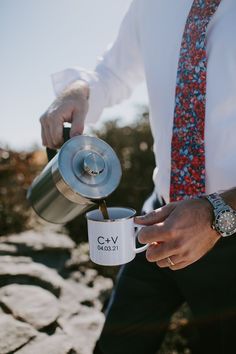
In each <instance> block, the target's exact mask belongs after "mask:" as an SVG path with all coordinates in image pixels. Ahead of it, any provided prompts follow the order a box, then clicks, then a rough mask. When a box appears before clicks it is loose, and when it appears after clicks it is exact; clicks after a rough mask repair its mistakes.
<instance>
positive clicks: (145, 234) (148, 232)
mask: <svg viewBox="0 0 236 354" xmlns="http://www.w3.org/2000/svg"><path fill="white" fill-rule="evenodd" d="M169 236H170V235H169V231H168V229H167V227H166V225H165V224H164V223H159V224H155V225H150V226H147V227H143V228H142V229H141V230H140V231H139V234H138V240H139V242H140V243H143V244H146V243H153V242H157V243H158V242H164V241H167V240H168V239H169Z"/></svg>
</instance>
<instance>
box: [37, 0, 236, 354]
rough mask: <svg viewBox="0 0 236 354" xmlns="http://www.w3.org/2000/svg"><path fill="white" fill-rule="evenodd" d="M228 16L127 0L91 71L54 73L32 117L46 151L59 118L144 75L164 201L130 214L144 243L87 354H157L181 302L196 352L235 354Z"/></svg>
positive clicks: (85, 112)
mask: <svg viewBox="0 0 236 354" xmlns="http://www.w3.org/2000/svg"><path fill="white" fill-rule="evenodd" d="M235 14H236V2H235V0H221V1H220V0H194V1H193V0H185V1H172V0H148V1H145V0H134V1H133V2H132V4H131V7H130V9H129V11H128V13H127V15H126V16H125V18H124V20H123V22H122V24H121V28H120V32H119V35H118V38H117V39H116V41H115V42H114V44H113V45H112V46H111V47H110V48H109V50H108V51H107V52H106V53H105V54H104V56H103V57H102V58H101V59H100V61H99V63H98V65H97V67H96V69H95V70H94V71H93V72H86V71H83V70H80V69H67V70H65V71H64V72H62V73H58V74H56V75H55V76H54V77H53V80H54V87H55V90H56V93H57V94H58V97H57V99H56V100H55V101H54V102H53V104H52V105H51V106H50V107H49V109H48V110H47V111H46V113H45V114H44V115H43V116H42V117H41V124H42V140H43V144H44V145H46V146H49V147H51V148H53V147H59V146H60V145H61V144H62V125H63V122H71V123H72V130H71V136H74V135H76V134H82V132H83V128H84V122H85V118H86V121H87V122H94V121H96V120H97V119H98V117H99V115H100V114H101V112H102V109H103V108H104V107H106V106H110V105H113V104H116V103H119V102H121V101H122V100H123V99H125V98H127V97H128V96H129V95H130V94H131V92H132V90H133V88H134V87H135V86H136V85H137V84H138V83H139V82H141V81H143V80H146V83H147V88H148V94H149V101H150V124H151V128H152V133H153V137H154V151H155V155H156V161H157V166H158V168H156V170H155V171H154V182H155V189H156V192H157V191H158V193H159V195H160V196H161V200H164V202H165V203H166V205H165V206H162V207H161V208H158V209H156V210H154V211H151V212H150V213H148V214H147V215H146V216H144V217H138V218H137V220H136V221H137V222H138V223H140V224H144V225H147V227H146V228H143V229H142V231H141V232H140V235H139V240H140V242H141V243H150V244H151V245H150V247H149V248H148V250H147V252H146V258H145V257H144V256H142V255H139V256H137V257H136V259H135V260H134V261H133V262H131V263H129V264H127V265H126V266H125V267H124V268H123V269H122V272H121V274H120V277H119V281H118V283H117V287H116V291H115V293H114V294H113V296H112V299H111V301H110V304H109V306H108V311H107V318H106V323H105V326H104V329H103V332H102V334H101V338H100V340H99V342H98V345H97V347H96V350H95V351H96V353H104V354H128V353H129V354H133V353H135V354H151V353H152V354H154V353H156V351H157V350H158V348H159V347H160V344H161V341H162V339H163V335H164V333H165V329H166V327H167V325H168V321H169V318H170V316H171V315H172V313H173V311H175V310H176V309H177V308H178V306H179V305H180V304H181V303H183V301H187V302H188V304H189V305H190V307H191V310H192V313H193V317H194V319H195V320H196V325H197V328H198V332H197V336H198V337H197V339H198V341H197V342H196V345H195V348H194V350H195V352H196V353H201V354H203V353H208V354H209V353H214V354H216V353H221V354H222V353H224V354H226V353H227V354H228V353H232V352H234V351H236V344H235V340H234V331H235V330H234V329H235V328H236V327H235V325H236V269H235V265H234V259H235V257H236V237H235V236H234V233H235V232H236V218H235V214H234V211H233V209H236V189H235V185H236V155H235V148H236V140H235V138H234V132H235V131H236V103H235V102H236V101H235V97H236V85H235V82H236V42H235V39H234V32H235V23H236V21H235V16H236V15H235ZM206 78H207V80H206ZM206 81H207V86H206ZM144 183H145V181H144ZM213 193H214V194H213ZM215 193H217V194H215ZM218 193H219V194H218ZM210 194H211V196H210V197H208V196H209V195H210ZM212 194H213V195H212ZM153 205H158V202H157V200H156V201H154V204H153ZM159 206H161V205H159ZM230 207H231V208H233V209H230ZM213 211H214V212H213ZM213 223H214V225H215V228H214V229H213V228H212V224H213ZM226 235H229V237H224V236H226Z"/></svg>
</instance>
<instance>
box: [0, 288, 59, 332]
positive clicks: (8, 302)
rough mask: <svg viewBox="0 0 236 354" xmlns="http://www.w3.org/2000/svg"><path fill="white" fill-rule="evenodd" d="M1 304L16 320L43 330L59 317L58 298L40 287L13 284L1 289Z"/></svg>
mask: <svg viewBox="0 0 236 354" xmlns="http://www.w3.org/2000/svg"><path fill="white" fill-rule="evenodd" d="M0 303H1V305H3V306H4V308H5V309H7V310H8V311H9V312H10V313H11V314H12V315H13V316H14V317H15V318H18V319H20V320H23V321H24V322H27V323H29V324H31V325H32V326H33V327H34V328H36V329H42V328H44V327H47V326H49V325H50V324H52V323H53V322H55V321H56V319H57V317H58V315H59V303H58V300H57V298H56V297H55V296H54V295H53V294H51V293H49V292H48V291H47V290H44V289H42V288H40V287H38V286H32V285H19V284H11V285H7V286H5V287H3V288H2V289H0Z"/></svg>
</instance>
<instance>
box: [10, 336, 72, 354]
mask: <svg viewBox="0 0 236 354" xmlns="http://www.w3.org/2000/svg"><path fill="white" fill-rule="evenodd" d="M15 353H16V354H75V353H76V352H75V350H73V345H72V343H71V340H70V338H68V337H67V336H65V335H63V334H55V335H53V336H47V335H43V334H41V335H39V336H38V337H37V338H35V339H33V340H32V341H30V342H29V343H28V344H26V345H25V346H24V347H23V348H21V349H20V350H17V351H16V352H15Z"/></svg>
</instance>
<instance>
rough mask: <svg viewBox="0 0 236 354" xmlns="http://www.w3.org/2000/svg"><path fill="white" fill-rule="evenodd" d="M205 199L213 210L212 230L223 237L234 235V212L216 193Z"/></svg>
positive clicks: (235, 226) (235, 217) (235, 216)
mask: <svg viewBox="0 0 236 354" xmlns="http://www.w3.org/2000/svg"><path fill="white" fill-rule="evenodd" d="M206 198H207V200H208V201H209V202H210V203H211V205H212V206H213V208H214V216H215V218H214V221H213V224H212V228H213V229H215V230H216V231H217V232H218V233H219V234H220V235H221V236H223V237H226V236H231V235H233V234H234V233H236V211H235V210H233V209H232V208H231V207H230V206H229V205H228V204H226V203H225V201H224V200H223V198H221V196H220V195H219V194H218V193H213V194H210V195H208V196H206Z"/></svg>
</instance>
